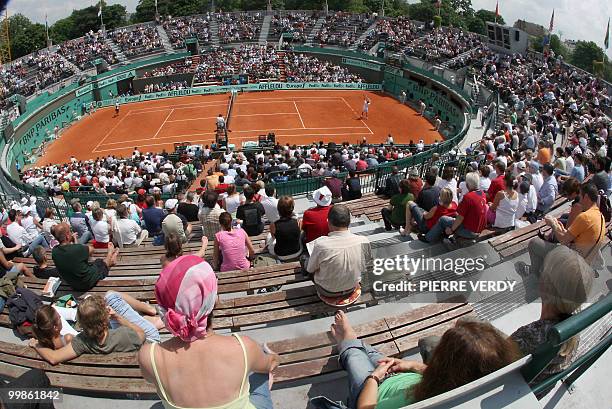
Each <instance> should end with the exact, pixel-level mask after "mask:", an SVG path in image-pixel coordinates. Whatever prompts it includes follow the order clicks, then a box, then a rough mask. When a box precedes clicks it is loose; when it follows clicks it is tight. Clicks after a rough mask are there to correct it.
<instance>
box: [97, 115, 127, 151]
mask: <svg viewBox="0 0 612 409" xmlns="http://www.w3.org/2000/svg"><path fill="white" fill-rule="evenodd" d="M128 115H130V113H129V112H128V113H127V114H126V115H124V116H122V117H121V119H120V120H119V121H118V122H117V123H116V124H115V126H113V127H112V128H111V129H110V130H109V131H108V132H107V133H106V135H104V137H103V138H102V139H100V142H98V144H97V145H96V147H95V148H93V150H92V151H91V153H95V152H97V149H98V147H99V146H100V145H101V144H102V142H104V140H105V139H106V138H108V136H109V135H110V134H111V132H113V131H114V130H115V129H117V127H118V126H119V124H121V122H123V120H124V119H125V118H127V117H128Z"/></svg>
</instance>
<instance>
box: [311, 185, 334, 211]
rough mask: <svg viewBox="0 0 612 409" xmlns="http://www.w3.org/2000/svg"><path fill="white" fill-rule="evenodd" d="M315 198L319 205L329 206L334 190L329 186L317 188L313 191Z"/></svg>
mask: <svg viewBox="0 0 612 409" xmlns="http://www.w3.org/2000/svg"><path fill="white" fill-rule="evenodd" d="M312 197H313V200H314V201H315V203H316V204H318V205H319V206H323V207H325V206H329V205H330V204H331V202H332V192H331V190H329V188H328V187H327V186H323V187H322V188H320V189H317V190H315V191H314V192H313V193H312Z"/></svg>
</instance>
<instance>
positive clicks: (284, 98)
mask: <svg viewBox="0 0 612 409" xmlns="http://www.w3.org/2000/svg"><path fill="white" fill-rule="evenodd" d="M247 95H251V94H247ZM252 95H257V94H252ZM339 98H342V97H325V96H316V97H298V96H296V97H276V98H273V97H270V98H256V99H257V100H258V101H265V100H288V101H293V100H294V99H339ZM246 99H247V100H248V98H246Z"/></svg>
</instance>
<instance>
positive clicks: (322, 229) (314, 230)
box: [302, 187, 332, 243]
mask: <svg viewBox="0 0 612 409" xmlns="http://www.w3.org/2000/svg"><path fill="white" fill-rule="evenodd" d="M312 199H313V200H314V202H315V203H316V204H317V206H316V207H313V208H310V209H308V210H306V211H305V212H304V217H303V218H302V230H303V231H304V234H305V242H306V243H310V242H311V241H313V240H314V239H317V238H319V237H321V236H327V233H329V224H328V223H327V216H328V214H329V209H331V207H330V205H331V203H332V192H331V191H330V190H329V188H327V187H322V188H320V189H317V190H315V191H314V192H312Z"/></svg>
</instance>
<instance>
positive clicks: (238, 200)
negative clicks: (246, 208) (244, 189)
mask: <svg viewBox="0 0 612 409" xmlns="http://www.w3.org/2000/svg"><path fill="white" fill-rule="evenodd" d="M226 192H227V196H225V197H224V198H223V208H224V209H225V211H226V212H228V213H230V214H231V215H232V217H236V210H238V206H240V205H241V204H243V203H244V198H243V197H242V196H241V195H240V193H238V191H237V190H236V185H234V184H231V185H229V186H228V187H227V191H226Z"/></svg>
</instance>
